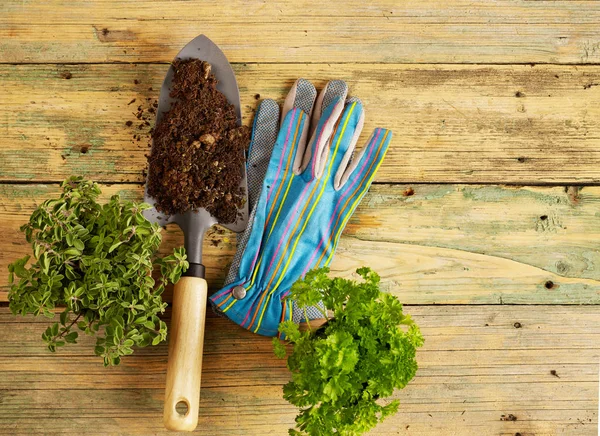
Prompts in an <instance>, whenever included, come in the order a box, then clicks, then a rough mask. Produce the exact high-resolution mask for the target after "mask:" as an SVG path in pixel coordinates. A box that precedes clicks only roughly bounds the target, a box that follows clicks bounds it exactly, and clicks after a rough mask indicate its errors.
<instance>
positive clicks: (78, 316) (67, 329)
mask: <svg viewBox="0 0 600 436" xmlns="http://www.w3.org/2000/svg"><path fill="white" fill-rule="evenodd" d="M79 318H81V313H80V314H79V315H77V317H76V318H75V319H74V320H73V321H72V322H71V324H69V325H68V326H67V327H65V329H64V330H63V332H62V333H60V334H59V335H56V336H54V338H52V340H53V341H56V340H57V339H60V338H62V337H63V336H64V335H66V334H67V333H69V332H70V331H71V327H73V325H74V324H75V323H76V322H77V321H79Z"/></svg>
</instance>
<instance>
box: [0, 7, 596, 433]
mask: <svg viewBox="0 0 600 436" xmlns="http://www.w3.org/2000/svg"><path fill="white" fill-rule="evenodd" d="M598 22H600V2H597V1H585V0H573V1H567V0H565V1H546V0H495V1H493V2H491V1H485V0H423V1H418V2H415V1H404V2H401V1H397V0H373V1H364V0H343V1H333V2H313V1H309V0H294V1H292V0H273V1H270V0H269V1H263V0H248V1H247V0H231V1H228V2H221V1H218V0H207V1H184V0H175V1H168V2H167V1H153V0H140V1H136V2H123V1H120V0H98V1H94V2H89V1H81V0H72V1H66V0H52V1H36V0H27V1H23V0H3V1H2V2H0V139H1V142H2V146H1V147H0V234H2V235H3V236H2V238H3V242H2V244H0V248H1V250H0V305H4V306H5V305H6V298H7V293H6V291H7V277H6V274H5V272H6V266H7V264H8V263H9V262H10V261H12V260H14V259H16V258H17V257H20V256H23V255H24V254H26V253H27V252H28V251H29V247H28V246H27V245H26V244H25V243H24V239H23V238H22V235H21V234H20V233H19V232H18V227H19V226H20V225H21V224H22V223H23V222H25V221H26V220H27V218H28V216H29V214H30V213H31V211H32V210H33V208H34V207H35V205H36V204H39V203H40V202H41V201H43V200H44V199H45V198H47V197H48V196H52V195H56V194H57V192H58V186H57V182H60V181H62V180H63V179H64V178H66V177H67V176H69V175H72V174H81V175H85V176H88V177H90V178H92V179H94V180H96V181H100V182H104V183H105V184H104V185H103V186H102V187H103V190H104V192H105V194H104V195H105V197H106V196H108V195H110V194H113V193H120V194H122V195H123V196H125V197H127V198H133V199H140V198H141V193H142V188H141V183H142V182H143V180H144V176H143V170H144V167H145V157H144V154H145V153H147V150H148V148H147V138H148V130H149V128H150V126H148V125H146V126H143V127H142V128H141V129H139V128H138V125H139V124H140V122H139V121H138V120H137V119H136V118H135V115H134V113H135V112H136V108H137V106H138V105H139V104H140V103H143V106H144V107H145V108H146V107H148V100H147V99H149V98H150V99H152V98H156V97H157V92H158V89H159V88H160V84H161V81H162V79H163V75H164V73H165V71H166V69H167V66H168V65H167V64H168V62H170V61H171V60H172V58H173V57H174V56H175V54H176V53H177V52H178V51H179V49H180V48H181V47H182V46H183V45H184V44H185V43H187V42H188V41H189V40H190V39H192V38H193V37H195V36H196V35H197V34H199V33H204V34H206V35H208V36H209V37H210V38H211V39H213V40H214V41H215V42H216V43H217V44H219V46H220V47H221V48H222V49H223V50H224V52H225V54H226V55H227V57H228V58H229V60H230V61H232V62H233V67H234V70H235V72H236V76H237V79H238V83H239V85H240V91H241V96H242V106H243V118H244V123H245V124H246V125H249V124H250V123H251V119H252V116H253V111H254V109H255V107H256V105H257V103H258V101H259V99H261V98H269V97H271V98H275V99H277V100H278V101H280V102H281V101H282V100H283V98H284V96H285V94H286V92H287V89H288V88H289V86H290V85H291V83H292V82H293V81H294V80H295V79H296V78H297V77H306V78H308V79H311V80H313V81H314V82H315V84H316V85H317V86H318V87H321V86H323V84H324V83H325V82H326V81H327V80H329V79H333V78H341V79H344V80H347V82H348V83H349V85H350V90H351V92H352V94H353V95H356V96H358V97H360V98H361V99H362V100H363V102H364V104H365V107H366V111H367V119H366V125H365V134H363V135H362V140H364V139H366V137H367V135H368V133H370V131H371V130H372V128H373V127H375V126H385V127H389V128H391V129H392V130H393V131H394V133H395V138H394V140H393V142H392V147H391V149H390V152H389V154H388V156H387V158H386V161H385V162H384V164H383V166H382V167H381V169H380V171H379V173H378V176H377V178H376V182H377V184H376V185H374V186H373V187H372V189H371V191H370V193H369V194H368V196H367V197H365V199H364V201H363V203H362V204H361V206H360V208H359V209H358V210H357V212H356V214H355V216H354V217H353V218H352V220H351V221H350V222H349V224H348V226H347V228H346V230H345V232H344V235H343V237H342V240H341V242H340V246H339V248H338V251H337V254H336V257H335V260H334V262H333V264H332V269H333V272H334V273H335V274H337V275H343V276H349V275H351V274H352V271H353V270H354V269H355V268H356V267H358V266H362V265H365V264H366V265H372V266H376V269H377V270H378V271H379V272H380V273H381V275H382V279H383V286H384V288H385V289H386V290H388V291H390V292H392V293H394V294H396V295H398V296H399V297H400V299H401V301H403V302H404V303H409V304H413V305H420V306H410V307H407V308H406V309H407V312H409V313H412V314H413V316H414V317H415V319H416V320H417V322H418V323H419V324H420V325H421V327H422V329H423V333H424V335H425V338H426V344H425V347H424V349H423V350H422V351H421V352H420V353H419V356H418V360H419V364H420V370H419V372H418V375H417V378H416V379H415V380H414V381H413V382H412V383H411V384H410V385H409V386H408V387H407V388H406V389H405V390H403V391H401V392H399V393H397V394H396V397H397V398H400V399H401V401H402V406H401V408H402V411H401V412H400V413H399V414H398V415H396V416H394V417H392V418H390V419H389V420H388V421H387V422H386V423H385V424H383V425H382V426H380V427H378V428H377V429H376V430H375V431H374V432H372V433H373V434H377V435H385V436H388V435H389V436H391V435H398V434H405V435H460V436H462V435H477V436H480V435H482V436H487V435H494V436H495V435H505V436H508V435H510V436H515V435H518V434H520V435H522V436H525V435H527V436H531V435H536V436H541V435H544V436H545V435H548V436H550V435H552V436H554V435H569V436H571V435H577V436H579V435H585V436H588V435H590V436H591V435H595V434H597V427H598V416H597V411H598V361H599V359H600V345H599V344H600V340H599V339H600V337H599V335H600V327H599V324H598V320H599V319H600V306H599V305H600V301H599V300H600V250H599V245H598V241H600V219H599V218H600V187H598V186H597V185H598V184H600V121H599V120H600V108H599V106H598V105H597V104H596V102H597V101H598V99H599V98H600V65H599V64H600V36H599V33H598ZM467 64H468V65H467ZM134 80H137V81H139V83H138V84H134ZM150 87H152V88H153V89H152V90H150V89H149V88H150ZM134 98H135V99H136V102H135V103H132V104H131V105H128V103H129V102H130V101H131V100H132V99H134ZM129 120H131V121H134V124H133V126H132V127H126V126H125V122H126V121H129ZM134 134H135V135H140V137H141V139H140V141H137V138H136V139H134V138H132V136H133V135H134ZM362 140H361V143H362ZM106 184H109V185H110V186H107V185H106ZM507 184H509V185H513V186H506V185H507ZM540 185H544V186H540ZM593 185H595V186H593ZM182 242H183V238H182V235H181V232H180V231H179V230H178V229H177V228H175V227H171V226H170V227H169V228H168V229H167V231H166V232H165V237H164V243H163V247H162V250H163V252H166V251H169V250H170V249H172V248H173V247H175V246H180V245H181V244H182ZM204 250H205V256H204V259H205V262H206V265H207V272H208V280H209V284H210V286H211V287H212V289H215V288H217V287H218V286H219V285H220V284H221V283H222V280H223V277H224V275H225V271H226V270H227V267H228V263H229V262H230V261H231V258H232V256H233V252H234V250H235V236H234V235H233V234H231V233H229V232H226V231H225V232H217V231H211V232H210V233H209V235H208V236H207V238H206V241H205V248H204ZM2 271H4V273H3V272H2ZM165 297H166V299H167V300H168V301H170V294H169V293H168V292H167V293H166V295H165ZM507 304H510V306H508V305H507ZM169 318H170V314H169V313H168V312H167V313H166V314H165V319H167V320H168V319H169ZM47 322H48V321H47V320H46V319H43V318H40V319H35V318H32V317H27V318H20V317H13V316H11V315H10V314H9V312H8V309H7V308H6V307H0V374H2V376H1V377H0V434H2V435H4V434H6V435H21V434H22V435H29V434H73V435H81V434H86V435H91V434H98V435H106V434H115V435H121V434H123V435H130V434H140V435H150V434H165V435H166V434H167V433H166V432H165V430H164V428H163V426H162V422H161V411H162V401H163V395H164V382H165V370H166V360H167V352H166V350H167V349H166V346H164V345H161V346H159V347H154V348H149V349H143V350H138V351H137V352H136V354H135V355H134V356H131V357H129V358H127V359H125V360H124V361H123V363H122V365H121V366H120V367H118V368H110V369H105V368H103V367H102V365H101V363H100V361H99V360H98V358H96V357H93V356H92V355H91V353H92V350H93V341H92V340H91V339H90V338H83V339H82V340H81V344H80V345H78V346H75V347H72V346H71V347H68V348H66V349H64V350H61V351H60V353H59V354H56V355H51V354H49V353H48V352H47V351H45V349H44V347H43V344H42V342H41V340H40V335H41V333H42V331H43V330H44V328H45V323H47ZM203 369H204V376H203V385H204V387H203V391H202V404H201V413H200V426H199V427H198V429H197V432H196V433H197V434H202V435H244V436H245V435H264V434H275V435H282V434H286V431H287V428H289V427H290V426H291V425H292V424H293V418H294V415H295V410H294V408H293V407H291V406H290V405H289V404H287V403H286V402H285V401H284V400H283V399H282V398H281V386H282V384H283V383H285V382H286V381H287V380H288V374H287V372H286V370H285V364H284V362H282V361H279V360H277V359H275V358H274V357H273V355H272V350H271V345H270V341H269V340H268V339H266V338H263V337H259V336H255V335H252V334H250V333H249V332H247V331H245V330H243V329H241V328H239V327H236V326H235V325H233V324H232V323H230V322H228V321H227V320H224V319H219V318H215V317H214V316H211V317H210V319H209V322H208V329H207V338H206V346H205V363H204V368H203ZM552 370H555V371H556V376H555V375H552V374H551V373H550V371H552ZM509 414H512V415H514V416H515V417H516V421H504V420H502V415H504V416H508V415H509Z"/></svg>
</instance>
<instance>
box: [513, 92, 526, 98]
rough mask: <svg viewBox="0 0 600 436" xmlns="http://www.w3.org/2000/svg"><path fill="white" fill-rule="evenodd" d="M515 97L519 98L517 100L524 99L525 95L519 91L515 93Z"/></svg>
mask: <svg viewBox="0 0 600 436" xmlns="http://www.w3.org/2000/svg"><path fill="white" fill-rule="evenodd" d="M515 97H517V98H523V97H525V94H524V93H522V92H521V91H517V92H515Z"/></svg>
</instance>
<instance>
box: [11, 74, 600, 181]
mask: <svg viewBox="0 0 600 436" xmlns="http://www.w3.org/2000/svg"><path fill="white" fill-rule="evenodd" d="M166 68H167V67H166V65H68V66H59V65H16V66H15V65H2V66H0V80H1V81H2V83H3V92H2V93H1V94H0V132H2V137H3V145H2V149H1V150H0V161H1V162H2V166H1V167H0V180H3V181H24V180H26V181H61V180H64V178H66V177H67V176H68V175H71V174H84V175H87V176H88V177H91V178H93V179H94V180H97V181H106V182H124V181H126V182H132V181H134V182H140V183H141V182H143V181H144V176H143V174H142V172H143V169H144V167H145V166H146V159H145V157H144V155H145V153H147V150H148V149H147V141H148V130H149V128H150V126H142V129H141V130H140V129H139V128H138V125H139V124H140V122H139V121H138V120H137V119H136V118H135V116H134V112H135V111H136V107H137V105H138V104H140V103H143V104H144V105H146V104H147V103H144V102H147V99H148V98H152V97H156V96H157V91H156V90H158V89H159V87H160V83H161V81H162V79H163V75H164V73H165V71H166ZM235 70H236V74H237V78H238V81H239V86H240V90H241V95H242V107H243V117H244V123H245V124H247V125H249V124H250V123H251V119H252V114H253V111H254V109H255V107H256V105H257V103H258V99H260V98H267V97H272V98H276V99H278V100H279V101H282V99H283V97H284V96H285V94H286V93H287V90H288V89H289V87H290V86H291V83H292V82H293V80H294V79H295V78H296V77H307V78H308V79H311V80H314V81H315V83H316V84H317V85H318V86H319V87H322V86H323V84H324V83H325V81H326V80H328V79H333V78H341V79H345V80H347V81H348V83H349V85H350V90H351V93H352V94H353V95H355V96H359V97H361V98H362V100H363V102H364V104H365V108H366V114H367V117H366V123H365V129H364V134H363V135H362V136H361V140H360V141H359V144H362V143H363V142H364V141H365V140H366V138H367V136H368V135H369V134H370V133H371V131H372V129H373V128H374V127H376V126H386V127H389V128H390V129H392V130H393V131H394V134H395V137H394V139H393V141H392V145H391V149H390V151H389V153H388V155H387V157H386V160H385V161H384V163H383V165H382V167H381V169H380V171H379V173H378V175H377V178H376V180H377V181H379V182H403V183H418V182H426V183H432V182H433V183H461V182H462V183H516V184H539V183H553V184H556V183H564V184H570V183H599V182H600V147H599V146H598V144H599V138H600V121H599V120H600V108H599V107H598V105H594V104H592V102H593V101H595V100H597V99H598V98H599V97H600V86H596V85H597V84H598V83H600V67H598V66H588V67H581V66H579V67H573V66H535V67H532V66H440V65H357V64H344V65H335V64H302V65H298V64H285V65H263V64H261V65H255V64H248V65H236V66H235ZM67 73H68V74H67ZM65 77H70V79H69V80H65ZM134 80H138V81H139V82H140V83H139V84H137V85H136V84H134ZM150 87H152V88H153V89H154V90H153V91H150V90H149V88H150ZM134 98H135V99H136V102H135V103H133V104H130V105H129V104H128V103H129V102H130V101H131V100H132V99H134ZM126 121H133V122H134V124H133V126H131V127H127V126H126V125H125V122H126ZM138 134H139V135H140V136H141V137H142V140H141V141H137V140H136V139H134V138H133V135H138Z"/></svg>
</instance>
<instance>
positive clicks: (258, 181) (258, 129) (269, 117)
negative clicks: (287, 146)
mask: <svg viewBox="0 0 600 436" xmlns="http://www.w3.org/2000/svg"><path fill="white" fill-rule="evenodd" d="M278 130H279V105H278V104H277V103H276V102H275V101H274V100H263V101H262V102H261V103H260V104H259V105H258V109H257V110H256V115H255V116H254V125H253V126H252V139H251V140H250V147H249V149H248V160H247V162H246V168H247V169H248V171H247V173H248V207H249V210H250V211H252V209H254V205H255V204H256V202H257V201H258V198H259V197H260V190H261V188H262V184H263V180H264V178H265V174H266V172H267V168H268V167H269V160H270V159H271V154H272V153H273V147H274V146H275V141H276V140H277V132H278Z"/></svg>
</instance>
